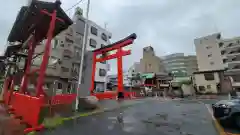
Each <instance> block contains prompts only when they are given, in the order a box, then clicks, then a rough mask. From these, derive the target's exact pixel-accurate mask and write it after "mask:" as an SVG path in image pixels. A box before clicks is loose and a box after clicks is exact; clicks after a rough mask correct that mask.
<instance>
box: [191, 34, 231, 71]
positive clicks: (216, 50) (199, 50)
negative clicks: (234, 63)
mask: <svg viewBox="0 0 240 135" xmlns="http://www.w3.org/2000/svg"><path fill="white" fill-rule="evenodd" d="M220 40H221V34H220V33H215V34H212V35H208V36H205V37H201V38H197V39H195V40H194V44H195V48H196V54H197V63H198V70H199V71H209V70H223V69H225V68H226V66H227V65H226V64H224V63H223V56H222V55H221V48H220V47H219V41H220Z"/></svg>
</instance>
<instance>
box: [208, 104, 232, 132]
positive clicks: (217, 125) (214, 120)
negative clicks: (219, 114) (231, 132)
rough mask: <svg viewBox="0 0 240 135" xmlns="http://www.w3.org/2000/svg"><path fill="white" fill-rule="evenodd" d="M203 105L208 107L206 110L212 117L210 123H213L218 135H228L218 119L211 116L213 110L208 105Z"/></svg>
mask: <svg viewBox="0 0 240 135" xmlns="http://www.w3.org/2000/svg"><path fill="white" fill-rule="evenodd" d="M204 105H205V107H206V108H207V109H208V112H209V113H210V115H211V117H212V123H213V125H214V127H215V129H216V130H217V132H218V133H219V135H228V134H227V133H226V132H225V131H224V129H223V127H222V126H221V125H220V124H219V122H218V120H216V119H215V117H214V116H213V112H212V110H211V109H210V108H209V106H208V105H206V104H204Z"/></svg>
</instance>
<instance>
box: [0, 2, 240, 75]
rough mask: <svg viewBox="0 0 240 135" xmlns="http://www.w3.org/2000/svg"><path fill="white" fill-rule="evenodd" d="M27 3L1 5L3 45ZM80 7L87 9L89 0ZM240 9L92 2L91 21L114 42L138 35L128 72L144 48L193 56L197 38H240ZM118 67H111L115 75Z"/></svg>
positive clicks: (227, 5) (231, 5)
mask: <svg viewBox="0 0 240 135" xmlns="http://www.w3.org/2000/svg"><path fill="white" fill-rule="evenodd" d="M24 1H25V0H17V2H16V0H9V1H5V2H4V4H2V5H0V15H1V18H0V26H3V27H2V28H1V32H0V42H1V43H2V45H3V44H4V43H5V42H6V41H5V38H6V35H7V34H8V32H9V29H10V28H11V25H12V22H13V21H14V18H15V16H16V14H17V11H18V10H19V7H20V6H21V5H22V4H23V2H24ZM76 1H77V0H62V2H63V8H64V9H67V8H68V7H71V5H73V4H74V3H75V2H76ZM80 7H83V9H85V7H86V0H83V3H82V4H80ZM239 7H240V1H239V0H228V1H227V0H211V1H209V0H178V1H175V0H149V1H146V0H138V1H136V0H121V1H119V0H101V1H99V0H91V8H90V19H91V20H93V21H95V22H97V23H98V24H100V25H102V26H103V24H104V22H107V23H108V25H107V26H108V27H107V28H108V30H109V31H111V32H112V33H113V41H116V40H118V39H121V38H123V37H125V36H127V35H128V34H131V33H133V32H135V33H137V35H138V39H137V40H136V42H135V43H134V44H133V46H132V55H131V56H127V58H124V62H125V63H124V64H125V65H124V67H125V68H127V67H129V66H131V64H132V63H133V62H135V61H139V59H140V58H141V56H142V47H144V46H148V45H152V46H153V47H154V48H155V51H156V54H157V55H159V56H162V55H165V54H169V53H174V52H184V53H187V54H194V53H195V48H194V44H193V39H194V38H196V37H200V36H204V35H207V34H211V33H214V32H222V34H223V36H224V37H226V38H228V37H233V36H239V35H240V31H239V29H240V25H239V24H240V19H238V16H239V14H240V9H239ZM6 11H8V12H7V13H6ZM72 13H73V11H70V12H69V14H72ZM0 47H1V48H3V47H2V46H0ZM110 63H112V62H110ZM114 63H115V64H116V62H114ZM115 64H112V67H114V69H113V70H114V71H116V65H115Z"/></svg>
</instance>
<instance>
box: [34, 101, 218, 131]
mask: <svg viewBox="0 0 240 135" xmlns="http://www.w3.org/2000/svg"><path fill="white" fill-rule="evenodd" d="M212 102H215V101H212ZM39 134H40V135H80V134H81V135H93V134H97V135H218V133H217V131H216V129H215V127H214V125H213V124H212V118H211V115H210V113H209V112H208V110H207V108H206V107H205V105H204V104H202V103H200V102H198V101H191V100H184V101H164V102H163V101H159V100H157V99H156V100H152V101H147V102H144V103H141V104H138V105H134V106H131V107H129V108H124V109H118V110H115V111H110V112H104V113H100V114H98V115H94V116H87V117H81V118H79V119H76V120H73V121H68V122H65V123H64V124H63V125H61V126H59V127H58V128H56V129H55V130H50V131H44V132H42V133H39Z"/></svg>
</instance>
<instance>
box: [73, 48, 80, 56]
mask: <svg viewBox="0 0 240 135" xmlns="http://www.w3.org/2000/svg"><path fill="white" fill-rule="evenodd" d="M80 52H81V49H80V48H78V47H74V56H75V57H77V58H78V57H80Z"/></svg>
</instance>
